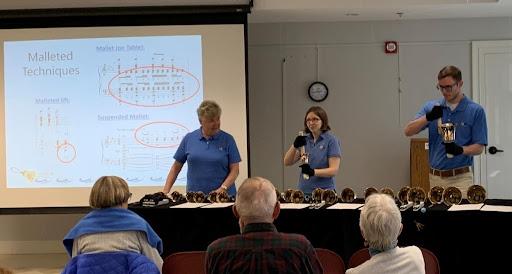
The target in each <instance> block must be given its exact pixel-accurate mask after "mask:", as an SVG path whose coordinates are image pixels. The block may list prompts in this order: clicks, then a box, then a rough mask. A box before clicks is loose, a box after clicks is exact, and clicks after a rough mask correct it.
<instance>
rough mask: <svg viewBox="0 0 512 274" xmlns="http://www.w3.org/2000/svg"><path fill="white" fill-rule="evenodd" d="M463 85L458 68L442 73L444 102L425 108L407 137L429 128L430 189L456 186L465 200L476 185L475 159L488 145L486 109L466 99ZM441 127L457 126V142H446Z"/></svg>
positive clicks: (439, 83)
mask: <svg viewBox="0 0 512 274" xmlns="http://www.w3.org/2000/svg"><path fill="white" fill-rule="evenodd" d="M462 84H463V81H462V73H461V71H460V70H459V69H458V68H457V67H455V66H446V67H444V68H443V69H441V71H439V74H438V75H437V89H438V90H439V91H440V92H441V94H442V95H443V98H440V99H436V100H432V101H429V102H427V103H426V104H425V105H423V107H422V108H421V109H420V111H419V112H418V113H417V114H416V116H415V118H414V120H412V121H411V122H409V123H408V124H407V126H406V127H405V130H404V133H405V135H406V136H408V137H410V136H413V135H415V134H417V133H419V132H420V131H422V130H424V129H425V128H428V144H429V164H430V174H429V180H430V187H433V186H442V187H444V188H445V189H446V188H447V187H450V186H454V187H457V188H459V189H460V190H461V191H462V195H463V196H464V197H465V196H466V193H467V189H468V188H469V186H471V185H472V184H473V173H472V170H471V168H472V166H473V156H474V155H479V154H481V153H482V152H483V151H484V149H485V146H486V145H487V122H486V119H485V111H484V109H483V108H482V106H480V105H478V104H477V103H475V102H473V101H471V100H470V99H469V98H467V97H466V95H464V93H463V92H462ZM440 123H452V124H453V125H455V141H454V142H451V143H444V142H443V139H442V136H441V135H440V134H439V132H438V125H439V124H440ZM447 155H453V157H451V158H449V157H448V156H447Z"/></svg>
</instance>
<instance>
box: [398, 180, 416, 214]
mask: <svg viewBox="0 0 512 274" xmlns="http://www.w3.org/2000/svg"><path fill="white" fill-rule="evenodd" d="M410 190H411V188H410V187H408V186H404V187H402V188H401V189H400V191H398V197H397V198H398V201H400V211H405V210H407V209H409V208H411V207H412V206H413V203H412V202H409V201H408V199H407V196H408V195H409V191H410Z"/></svg>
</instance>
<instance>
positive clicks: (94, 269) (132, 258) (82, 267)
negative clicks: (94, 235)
mask: <svg viewBox="0 0 512 274" xmlns="http://www.w3.org/2000/svg"><path fill="white" fill-rule="evenodd" d="M104 273H109V274H160V269H158V267H157V266H156V265H155V263H153V262H152V261H151V260H150V259H149V258H148V257H146V256H144V255H143V254H139V253H135V252H125V251H123V252H121V251H119V252H99V253H84V254H80V255H78V256H75V257H73V259H71V260H70V261H69V262H68V263H67V264H66V267H65V268H64V270H63V271H62V274H104Z"/></svg>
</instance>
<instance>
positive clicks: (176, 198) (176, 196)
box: [171, 191, 187, 203]
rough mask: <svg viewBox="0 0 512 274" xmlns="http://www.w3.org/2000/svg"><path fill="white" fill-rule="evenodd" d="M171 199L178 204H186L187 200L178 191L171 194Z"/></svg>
mask: <svg viewBox="0 0 512 274" xmlns="http://www.w3.org/2000/svg"><path fill="white" fill-rule="evenodd" d="M171 199H172V200H173V201H174V202H175V203H177V202H184V201H186V200H187V198H185V196H183V194H181V193H179V192H178V191H173V192H172V193H171Z"/></svg>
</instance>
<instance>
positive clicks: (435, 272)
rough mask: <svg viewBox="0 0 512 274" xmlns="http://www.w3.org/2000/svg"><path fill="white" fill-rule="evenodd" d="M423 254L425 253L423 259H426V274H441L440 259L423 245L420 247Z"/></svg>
mask: <svg viewBox="0 0 512 274" xmlns="http://www.w3.org/2000/svg"><path fill="white" fill-rule="evenodd" d="M420 249H421V254H423V260H424V261H425V274H439V273H441V267H439V260H438V259H437V257H436V255H435V254H434V253H433V252H432V251H430V250H428V249H426V248H423V247H420Z"/></svg>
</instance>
